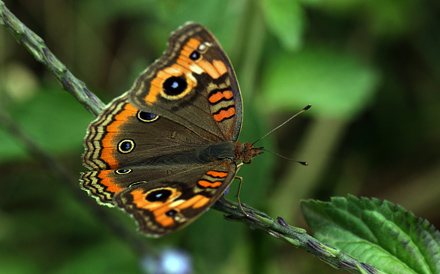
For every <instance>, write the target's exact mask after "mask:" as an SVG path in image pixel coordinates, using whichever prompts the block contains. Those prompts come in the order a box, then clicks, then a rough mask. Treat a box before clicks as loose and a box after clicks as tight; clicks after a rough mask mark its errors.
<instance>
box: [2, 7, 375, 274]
mask: <svg viewBox="0 0 440 274" xmlns="http://www.w3.org/2000/svg"><path fill="white" fill-rule="evenodd" d="M0 24H1V25H4V26H5V27H6V28H7V29H8V30H9V31H10V32H11V33H12V34H13V36H14V37H15V38H16V39H17V41H18V42H19V43H20V44H22V45H23V46H24V47H25V48H27V49H28V50H29V52H30V53H31V54H32V55H33V56H34V57H35V58H36V59H37V61H39V62H41V63H43V64H44V65H45V66H46V67H47V69H48V70H49V71H51V72H52V73H53V74H54V76H55V77H56V78H57V80H58V81H59V82H60V83H61V85H62V87H63V88H64V89H65V90H67V91H68V92H70V93H71V94H72V95H73V96H74V97H75V98H76V99H77V100H78V101H79V102H80V103H81V104H83V105H84V107H85V108H86V109H87V110H89V111H90V112H91V113H92V114H94V115H95V116H96V115H98V114H99V112H100V111H101V110H102V108H103V107H104V104H103V103H102V102H101V100H99V98H97V97H96V95H95V94H93V93H92V92H91V91H90V90H88V89H87V87H86V86H85V84H84V83H83V82H82V81H80V80H78V79H77V78H75V77H74V76H73V75H72V73H70V71H69V70H67V68H66V67H65V66H64V64H62V63H61V62H60V61H59V60H58V59H57V58H56V57H55V55H53V53H52V52H51V51H50V50H49V49H48V48H47V46H46V45H45V44H44V41H43V40H42V39H41V38H40V37H38V36H37V35H36V34H35V33H34V32H32V31H31V30H30V29H28V28H27V27H26V26H25V25H24V24H23V23H21V22H20V21H19V20H18V19H17V18H16V17H15V16H14V15H13V14H12V13H11V12H10V11H9V10H8V9H7V8H6V7H5V5H4V3H3V2H2V1H0ZM0 122H2V123H3V124H4V125H5V126H6V127H7V128H9V130H10V131H11V132H12V133H13V134H15V136H17V137H18V139H19V140H20V141H21V142H22V143H23V144H25V146H26V147H27V149H28V150H29V151H30V152H31V153H32V154H33V155H35V156H36V157H38V158H42V159H44V161H45V162H46V163H47V166H49V167H50V168H51V169H52V170H54V171H55V173H56V174H58V176H60V177H61V178H63V180H66V181H70V182H72V184H76V183H74V182H76V181H77V180H76V179H73V178H74V176H72V175H71V174H68V172H67V171H65V170H64V168H63V167H61V166H59V164H58V162H57V161H56V160H55V159H53V158H52V157H51V156H50V155H47V154H46V152H45V151H43V150H42V149H40V148H39V146H38V145H37V144H35V143H34V142H33V141H32V140H31V139H29V138H26V137H25V136H26V135H25V134H24V133H23V132H21V130H20V129H19V128H18V127H16V126H15V124H14V123H12V122H11V120H10V119H9V118H8V117H7V115H5V114H2V113H1V112H0ZM212 208H213V209H216V210H219V211H221V212H224V213H226V214H227V215H226V218H227V219H228V220H235V221H240V222H242V223H244V224H246V225H248V226H249V227H250V228H253V229H259V230H262V231H264V232H266V233H268V234H269V235H271V236H273V237H275V238H278V239H283V240H285V241H287V242H288V243H291V244H293V245H294V246H295V247H299V248H302V249H304V250H306V251H308V252H310V253H311V254H313V255H314V256H316V257H318V258H319V259H320V260H322V261H324V262H326V263H327V264H329V265H330V266H332V267H334V268H336V269H340V270H345V271H348V272H351V273H371V274H373V273H374V274H375V273H382V272H381V271H379V270H377V269H376V268H374V267H372V266H370V265H368V264H365V263H361V262H359V261H358V260H356V259H355V258H353V257H351V256H349V255H347V254H345V253H343V252H341V251H339V250H337V249H335V248H333V247H330V246H328V245H325V244H323V243H321V242H319V241H318V240H316V239H315V238H313V237H312V236H310V235H308V234H307V233H306V231H305V230H304V229H301V228H295V227H292V226H289V225H288V224H287V223H286V222H285V221H284V219H282V218H281V217H278V218H277V221H275V220H274V219H272V218H271V217H269V216H268V215H267V214H266V213H264V212H261V211H258V210H256V209H254V208H251V207H249V206H247V205H243V208H244V210H245V211H246V213H247V214H249V216H248V217H246V216H244V214H243V212H242V211H241V210H240V209H239V207H238V205H237V203H234V202H231V201H228V200H226V199H224V198H221V199H220V200H219V201H217V203H215V204H214V206H213V207H212ZM103 212H104V211H102V212H100V213H99V215H101V214H103ZM105 221H106V222H110V224H111V226H112V227H113V229H115V230H117V231H118V234H120V233H121V232H122V234H124V235H125V236H126V238H127V239H128V240H129V242H131V244H132V245H134V249H135V250H137V251H140V250H142V251H145V250H144V249H145V247H139V246H138V244H139V242H140V241H136V236H134V235H133V233H130V232H127V231H126V229H124V228H122V227H121V226H120V225H118V224H115V223H114V222H112V221H111V218H110V217H109V218H105ZM136 242H138V243H137V244H136Z"/></svg>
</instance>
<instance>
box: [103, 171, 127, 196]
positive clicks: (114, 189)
mask: <svg viewBox="0 0 440 274" xmlns="http://www.w3.org/2000/svg"><path fill="white" fill-rule="evenodd" d="M112 172H113V171H112V170H103V171H101V172H100V173H99V175H98V177H99V178H100V179H101V181H100V182H99V183H100V184H101V185H103V186H105V187H106V188H105V191H106V192H111V193H113V195H114V194H116V193H118V192H120V191H121V190H123V189H124V188H123V187H120V186H118V185H116V184H114V183H113V182H112V181H111V179H110V177H109V176H108V174H109V173H112Z"/></svg>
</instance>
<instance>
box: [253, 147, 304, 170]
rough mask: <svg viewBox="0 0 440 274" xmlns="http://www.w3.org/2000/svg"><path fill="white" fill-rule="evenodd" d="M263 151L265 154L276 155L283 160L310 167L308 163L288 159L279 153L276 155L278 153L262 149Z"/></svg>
mask: <svg viewBox="0 0 440 274" xmlns="http://www.w3.org/2000/svg"><path fill="white" fill-rule="evenodd" d="M261 150H262V151H265V152H269V153H272V154H273V155H276V156H278V157H281V158H283V159H286V160H288V161H292V162H296V163H298V164H301V165H303V166H308V165H309V163H307V162H304V161H297V160H294V159H292V158H288V157H286V156H284V155H281V154H278V153H276V152H273V151H270V150H267V149H264V148H263V149H261Z"/></svg>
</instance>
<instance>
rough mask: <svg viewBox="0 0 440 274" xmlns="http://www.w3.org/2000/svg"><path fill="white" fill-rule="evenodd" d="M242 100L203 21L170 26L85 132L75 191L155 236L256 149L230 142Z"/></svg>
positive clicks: (207, 200)
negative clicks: (152, 56)
mask: <svg viewBox="0 0 440 274" xmlns="http://www.w3.org/2000/svg"><path fill="white" fill-rule="evenodd" d="M242 118H243V105H242V99H241V93H240V89H239V86H238V83H237V79H236V76H235V73H234V69H233V67H232V65H231V63H230V61H229V59H228V57H227V56H226V54H225V52H224V51H223V49H222V48H221V46H220V44H219V42H218V41H217V40H216V38H215V37H214V36H213V35H212V34H211V33H210V32H209V30H207V29H206V28H205V27H203V26H202V25H200V24H197V23H187V24H185V25H184V26H182V27H180V28H179V29H177V30H176V31H175V32H173V33H172V34H171V35H170V37H169V39H168V46H167V48H166V50H165V52H164V54H163V55H162V57H160V58H159V59H158V60H156V61H155V62H154V63H153V64H152V65H151V66H150V67H148V68H147V69H146V70H145V71H144V72H142V73H141V74H140V76H139V77H138V78H137V79H136V80H135V83H134V85H133V87H132V88H131V89H130V90H128V91H127V92H126V93H124V94H122V95H121V96H119V97H117V98H115V99H114V100H113V101H111V102H110V103H109V104H108V105H107V106H106V107H105V108H104V109H103V110H102V112H101V113H100V114H99V115H98V117H97V118H96V120H95V121H93V122H92V123H91V124H90V125H89V126H88V128H87V135H86V137H85V139H84V146H85V153H84V155H83V162H84V165H85V166H86V167H87V168H89V169H91V171H89V172H85V173H83V174H82V175H81V179H80V182H81V187H82V189H84V190H86V191H87V192H88V194H89V195H90V196H92V197H94V198H95V199H96V200H97V202H98V203H99V204H102V205H106V206H110V207H117V208H119V209H122V210H123V211H125V212H126V213H128V214H129V215H131V216H132V217H133V218H134V220H135V221H136V222H137V224H138V229H139V231H141V232H143V233H145V234H146V235H148V236H151V237H159V236H162V235H165V234H168V233H171V232H173V231H176V230H178V229H180V228H182V227H184V226H185V225H187V224H189V223H191V222H192V221H194V220H195V219H196V218H197V217H199V216H200V215H201V214H202V213H204V212H205V211H206V210H207V209H208V208H209V207H210V206H212V205H213V204H214V203H215V202H216V201H217V200H218V199H219V198H220V197H221V196H222V195H223V193H224V191H225V190H226V188H227V187H228V186H229V185H230V184H231V183H232V181H233V180H234V178H235V177H236V173H237V171H238V169H239V168H240V167H241V166H242V165H243V164H247V163H250V162H251V161H252V158H254V157H256V156H257V155H259V154H261V153H262V148H257V147H253V145H252V144H250V143H243V144H242V143H239V142H237V140H238V136H239V134H240V130H241V125H242Z"/></svg>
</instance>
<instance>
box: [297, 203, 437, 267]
mask: <svg viewBox="0 0 440 274" xmlns="http://www.w3.org/2000/svg"><path fill="white" fill-rule="evenodd" d="M301 207H302V211H303V214H304V216H305V219H306V221H307V223H308V224H309V226H310V227H311V229H312V232H313V235H314V236H315V237H316V238H317V239H319V240H320V241H322V242H324V243H326V244H329V245H331V246H333V247H335V248H338V249H340V250H341V251H343V252H345V253H347V254H348V255H351V256H353V257H355V258H357V259H359V260H360V261H362V262H365V263H368V264H370V265H372V266H374V267H376V268H378V269H380V270H382V271H384V272H385V273H393V274H396V273H426V274H428V273H429V274H431V273H440V232H439V231H438V230H436V229H435V228H434V226H432V225H430V224H429V222H428V221H426V220H423V219H421V218H417V217H415V216H414V214H412V213H411V212H407V211H406V210H405V209H403V208H402V207H401V206H398V205H397V206H396V205H394V204H393V203H391V202H389V201H380V200H378V199H367V198H361V199H358V198H356V197H354V196H352V195H349V196H347V198H343V197H335V198H332V199H331V202H321V201H314V200H307V201H303V202H302V203H301Z"/></svg>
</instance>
